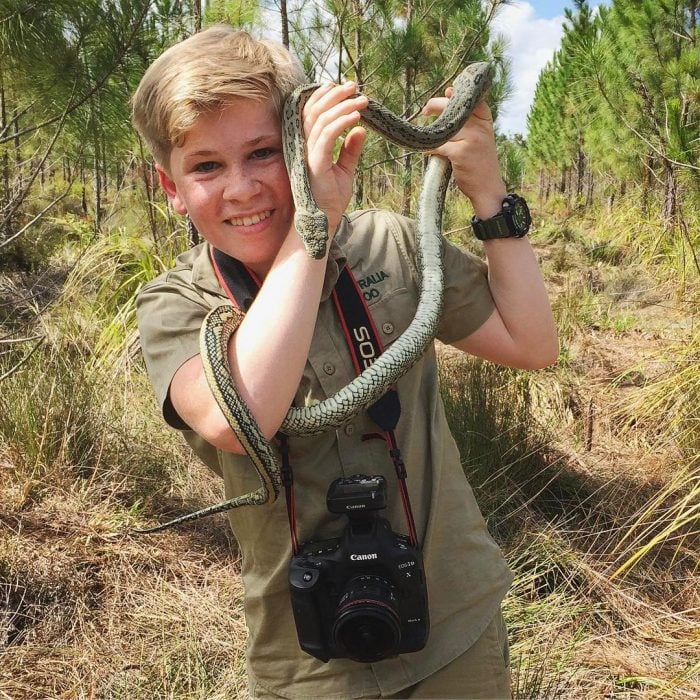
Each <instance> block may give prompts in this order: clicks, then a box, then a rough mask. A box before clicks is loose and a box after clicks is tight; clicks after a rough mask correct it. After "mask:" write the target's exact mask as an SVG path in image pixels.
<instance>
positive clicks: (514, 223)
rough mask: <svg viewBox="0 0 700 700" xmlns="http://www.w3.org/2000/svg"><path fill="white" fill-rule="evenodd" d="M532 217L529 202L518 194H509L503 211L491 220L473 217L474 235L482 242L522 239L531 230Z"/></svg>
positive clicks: (502, 204) (504, 201) (504, 202)
mask: <svg viewBox="0 0 700 700" xmlns="http://www.w3.org/2000/svg"><path fill="white" fill-rule="evenodd" d="M531 223H532V217H531V216H530V210H529V209H528V206H527V202H526V201H525V200H524V199H523V198H522V197H520V196H519V195H517V194H509V195H507V196H506V198H505V199H504V200H503V202H502V203H501V211H500V212H499V213H498V214H496V215H495V216H492V217H491V218H490V219H478V218H477V217H476V216H474V217H472V228H473V229H474V235H475V236H476V237H477V238H478V239H479V240H480V241H491V240H493V239H494V238H522V237H523V236H525V235H527V232H528V231H529V230H530V224H531Z"/></svg>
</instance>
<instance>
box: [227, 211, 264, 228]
mask: <svg viewBox="0 0 700 700" xmlns="http://www.w3.org/2000/svg"><path fill="white" fill-rule="evenodd" d="M271 216H272V210H271V209H269V210H268V211H261V212H258V213H257V214H251V215H250V216H241V217H237V216H234V217H232V218H231V219H229V220H228V221H229V223H230V224H232V225H233V226H251V225H253V224H259V223H260V222H261V221H264V220H265V219H269V218H270V217H271Z"/></svg>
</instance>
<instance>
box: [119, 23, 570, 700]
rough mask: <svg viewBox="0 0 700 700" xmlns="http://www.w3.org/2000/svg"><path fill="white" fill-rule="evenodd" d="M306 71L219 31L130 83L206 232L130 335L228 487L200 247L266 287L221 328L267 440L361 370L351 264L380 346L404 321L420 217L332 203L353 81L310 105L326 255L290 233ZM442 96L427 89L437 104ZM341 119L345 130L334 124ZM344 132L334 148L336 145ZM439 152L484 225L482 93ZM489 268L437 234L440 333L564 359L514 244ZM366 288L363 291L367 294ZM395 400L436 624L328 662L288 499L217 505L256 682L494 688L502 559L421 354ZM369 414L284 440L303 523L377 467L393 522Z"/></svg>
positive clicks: (209, 296) (498, 687) (418, 693)
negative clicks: (345, 276) (348, 331)
mask: <svg viewBox="0 0 700 700" xmlns="http://www.w3.org/2000/svg"><path fill="white" fill-rule="evenodd" d="M303 82H306V81H305V78H304V76H303V74H302V73H301V71H300V69H299V68H298V66H297V64H296V63H295V62H294V61H293V59H291V57H290V56H289V54H288V53H287V52H286V51H285V50H284V49H283V48H282V47H280V46H277V45H275V44H272V43H269V42H260V41H255V40H254V39H252V38H251V37H249V36H248V35H247V34H245V33H243V32H236V31H234V30H233V29H231V28H230V27H226V26H216V27H212V28H209V29H207V30H205V31H203V32H201V33H199V34H197V35H194V36H192V37H190V38H189V39H187V40H185V41H183V42H181V43H180V44H178V45H176V46H174V47H171V48H170V49H168V50H167V51H166V52H165V53H164V54H163V55H162V56H161V57H160V58H159V59H158V60H157V61H155V62H154V64H153V65H152V66H151V67H150V68H149V69H148V71H147V72H146V74H145V75H144V78H143V80H142V81H141V84H140V85H139V88H138V90H137V92H136V93H135V95H134V98H133V109H134V123H135V125H136V127H137V129H138V130H139V132H140V133H141V134H142V135H143V137H144V138H145V140H146V142H147V143H148V145H149V147H150V149H151V151H152V153H153V156H154V158H155V160H156V163H157V171H158V174H159V178H160V182H161V185H162V187H163V188H164V190H165V192H166V193H167V195H168V198H169V200H170V202H171V203H172V206H173V208H174V209H175V211H177V212H178V213H179V214H183V215H184V214H187V215H188V216H189V217H190V219H191V221H192V222H193V224H194V225H195V227H196V228H197V230H198V231H199V233H200V235H201V236H202V237H203V238H204V239H205V241H206V242H205V243H204V244H202V245H200V246H197V247H195V248H194V249H192V250H190V251H188V252H187V253H185V254H184V255H182V256H180V258H179V259H178V263H177V265H176V267H175V268H174V269H173V270H171V271H169V272H168V273H165V274H164V275H161V276H160V277H159V278H158V279H156V280H154V281H153V282H152V283H151V284H149V285H148V286H147V287H145V288H144V290H143V291H142V292H141V294H140V296H139V300H138V315H139V329H140V333H141V340H142V347H143V352H144V356H145V359H146V366H147V368H148V372H149V375H150V377H151V381H152V383H153V386H154V389H155V392H156V395H157V398H158V400H159V402H160V405H161V406H162V410H163V415H164V418H165V420H166V421H167V422H168V424H169V425H171V426H172V427H174V428H176V429H178V430H181V431H183V435H184V437H185V439H186V440H187V442H188V443H189V444H190V446H191V447H192V448H193V449H194V450H195V452H196V453H197V455H198V456H199V457H200V458H201V459H202V460H203V461H204V462H205V463H206V464H207V465H208V466H209V467H211V468H212V469H214V470H215V471H216V472H217V473H218V474H220V475H221V476H222V477H223V478H224V482H225V485H226V492H227V498H231V497H233V496H235V495H238V494H242V493H247V492H249V491H252V490H254V489H255V488H256V487H257V485H258V483H257V479H256V475H255V472H254V471H253V469H252V467H251V464H250V461H249V459H248V458H247V457H246V456H245V454H244V450H243V448H242V447H241V445H240V443H239V442H238V440H237V438H236V436H235V435H234V433H233V431H232V430H231V428H230V426H229V424H228V422H227V421H226V419H225V418H224V416H223V415H222V413H221V411H220V409H219V408H218V405H217V403H216V401H215V399H214V397H213V395H212V393H211V391H210V389H209V386H208V384H207V381H206V378H205V377H204V374H203V369H202V361H201V357H200V355H199V346H198V336H199V330H200V327H201V324H202V321H203V319H204V317H205V316H206V314H207V313H208V312H209V311H210V310H211V309H212V308H214V307H216V306H219V305H221V304H222V303H226V295H225V293H224V291H223V290H222V288H221V286H220V285H219V282H218V281H217V278H216V275H215V273H214V270H213V267H212V263H211V259H210V255H209V252H210V247H213V248H215V249H217V250H218V251H221V252H222V253H225V254H226V255H228V256H230V257H232V258H235V259H236V260H238V261H240V262H242V263H244V264H245V266H246V267H247V268H248V270H249V271H250V272H251V273H252V274H253V275H254V276H255V277H257V279H258V280H259V281H260V288H259V291H258V293H257V296H256V297H255V300H254V302H253V303H252V305H251V306H250V308H249V309H248V311H247V313H246V316H245V318H244V320H243V321H242V323H241V325H240V327H239V328H238V330H237V331H236V333H235V334H234V336H233V338H232V339H231V342H230V343H229V348H228V355H229V362H230V367H231V374H232V378H233V381H234V383H235V385H236V387H237V388H238V391H239V393H240V394H241V396H242V398H243V400H244V401H245V402H246V404H247V405H248V407H249V408H250V410H251V412H252V414H253V415H254V417H255V419H256V420H257V423H258V425H259V426H260V428H261V430H262V432H263V434H264V435H265V436H266V438H267V439H269V440H272V439H273V438H274V436H275V435H276V433H277V431H278V429H279V428H280V425H281V424H282V421H283V419H284V416H285V414H286V412H287V411H288V409H289V407H290V405H292V403H294V402H295V403H296V405H305V404H306V405H308V404H309V403H310V402H315V401H317V400H322V399H323V398H325V397H326V396H328V395H330V394H332V393H335V392H336V391H337V390H338V389H339V388H341V387H343V386H345V385H346V384H347V383H348V382H349V381H350V380H351V379H352V378H353V377H354V376H355V373H354V368H353V365H352V362H351V359H350V355H349V351H348V348H347V347H346V345H345V341H344V336H343V332H342V329H341V325H340V322H339V319H338V316H337V313H336V311H335V308H334V305H333V303H332V300H331V292H332V290H333V287H334V285H335V283H336V281H337V279H338V276H339V273H340V270H341V269H342V268H343V267H344V266H348V267H349V269H350V270H351V271H352V273H353V275H354V277H355V279H356V280H358V281H359V282H360V283H361V288H363V289H366V290H368V291H369V290H372V292H371V294H368V295H365V296H366V297H369V302H368V303H369V312H370V313H371V316H372V319H373V321H374V325H375V326H376V327H377V329H378V332H379V334H380V335H381V340H382V342H383V343H384V345H385V346H387V345H389V344H390V343H391V342H392V341H393V340H395V339H396V338H397V337H398V336H399V335H400V334H401V333H402V332H403V331H404V330H405V328H406V327H407V325H408V324H409V323H410V321H411V319H412V318H413V316H414V313H415V306H416V303H417V298H418V288H417V283H416V276H417V275H416V269H415V240H414V225H413V222H411V221H409V220H407V219H404V218H402V217H399V216H397V215H394V214H392V213H390V212H382V211H366V212H357V213H355V214H353V215H350V216H345V214H344V212H345V209H346V207H347V205H348V203H349V200H350V196H351V192H352V183H353V177H354V171H355V168H356V165H357V162H358V159H359V156H360V151H361V149H362V145H363V143H364V139H365V132H364V130H363V129H362V128H361V127H359V126H358V122H359V120H360V114H359V110H361V109H363V108H364V107H365V106H366V105H367V99H366V98H365V97H364V96H362V95H356V94H355V86H354V84H353V83H345V84H342V85H334V84H332V83H328V84H325V85H323V86H322V87H320V88H319V89H318V90H316V91H315V92H314V93H313V94H312V95H311V97H310V98H309V100H308V102H307V104H306V106H305V108H304V113H303V123H304V130H305V134H306V139H307V158H308V166H309V177H310V184H311V187H312V189H313V192H314V196H315V199H316V202H317V203H318V205H319V208H320V209H322V210H323V211H324V212H325V213H326V215H327V217H328V221H329V238H331V239H332V241H331V243H330V245H329V246H328V252H327V254H326V256H325V257H324V258H323V259H322V260H314V259H312V258H310V257H309V256H308V255H307V253H306V251H305V250H304V247H303V244H302V242H301V239H300V238H299V236H298V234H297V233H296V231H295V230H294V226H293V215H294V205H293V201H292V196H291V191H290V185H289V178H288V176H287V172H286V168H285V165H284V160H283V154H282V139H281V130H280V113H281V106H282V104H283V101H284V98H285V96H286V95H287V94H288V93H289V92H291V90H293V88H294V87H295V86H296V85H298V84H301V83H303ZM446 102H447V98H435V99H432V100H430V101H429V102H428V104H427V105H426V108H425V110H424V112H425V113H426V114H431V115H435V114H439V113H440V112H441V111H442V109H444V106H445V104H446ZM348 130H349V132H348ZM346 132H347V134H346V136H345V139H344V142H343V145H342V147H341V149H340V153H339V156H338V158H337V161H335V162H334V161H333V148H334V145H335V142H336V140H337V139H338V138H340V137H341V136H342V135H343V134H345V133H346ZM436 153H437V154H439V155H442V156H444V157H447V158H449V159H450V161H451V162H452V165H453V173H454V179H455V181H456V183H457V185H458V186H459V188H460V190H461V191H462V192H463V193H464V194H465V196H467V197H468V198H469V199H470V200H471V202H472V204H473V206H474V209H475V213H476V216H477V217H478V218H479V219H481V220H483V221H485V222H486V224H485V225H486V226H488V222H489V221H490V220H491V217H494V215H497V214H498V213H499V212H500V211H501V206H502V202H503V200H504V197H505V195H506V191H505V187H504V185H503V181H502V179H501V176H500V173H499V169H498V163H497V158H496V149H495V141H494V135H493V125H492V123H491V117H490V113H489V110H488V107H486V105H485V104H481V105H479V106H478V107H477V108H476V110H475V112H474V114H473V115H472V117H471V119H470V120H469V122H468V123H467V125H466V126H465V127H464V128H463V129H462V130H461V131H460V132H459V133H458V134H457V135H456V136H455V137H454V138H453V139H452V140H451V141H450V142H448V143H447V144H445V145H444V146H442V147H440V148H439V149H437V150H436ZM484 248H485V251H486V257H487V259H488V267H487V266H486V265H485V264H484V263H482V262H481V261H479V260H478V259H477V258H475V257H473V256H471V255H469V254H467V253H465V252H464V251H461V250H460V249H458V248H457V247H456V246H452V245H450V244H448V243H446V244H445V254H444V258H445V281H446V283H445V306H444V313H443V316H442V320H441V323H440V328H439V332H438V337H439V338H440V339H441V340H443V341H444V342H448V343H451V344H452V345H454V346H455V347H457V348H459V349H461V350H463V351H465V352H469V353H471V354H474V355H478V356H480V357H484V358H486V359H489V360H492V361H495V362H500V363H503V364H507V365H511V366H517V367H523V368H537V367H543V366H545V365H547V364H550V363H551V362H553V361H554V359H555V358H556V354H557V341H556V332H555V330H554V325H553V322H552V317H551V312H550V308H549V303H548V300H547V296H546V293H545V290H544V285H543V282H542V278H541V276H540V273H539V270H538V267H537V264H536V261H535V258H534V255H533V253H532V250H531V248H530V245H529V243H528V241H527V239H526V238H523V237H517V238H516V237H509V238H506V239H500V240H489V241H487V242H486V243H485V244H484ZM374 290H376V294H375V291H374ZM398 393H399V397H400V401H401V405H402V406H403V412H402V414H401V418H400V420H399V422H398V426H397V428H396V435H397V438H398V443H399V446H400V448H401V452H402V455H403V459H404V461H405V463H406V467H407V471H408V479H407V484H408V490H409V493H410V497H411V502H412V505H413V512H414V516H415V522H416V528H417V534H418V541H419V543H420V544H421V546H422V552H423V558H424V565H425V571H426V578H427V589H428V598H429V604H430V621H431V631H430V636H429V639H428V642H427V645H426V647H425V648H424V649H423V650H421V651H418V652H415V653H412V654H406V655H402V656H398V657H396V658H391V659H386V660H383V661H379V662H377V663H373V664H364V663H358V662H355V661H351V660H349V659H331V660H330V661H329V662H328V663H325V664H324V663H322V662H320V661H318V660H317V659H315V658H313V657H312V656H309V655H307V654H305V653H304V652H302V651H301V649H300V647H299V643H298V640H297V635H296V628H295V625H294V619H293V616H292V611H291V605H290V596H289V588H288V581H287V572H288V566H289V561H290V557H291V546H290V536H289V526H288V523H287V513H286V509H285V503H284V498H282V497H280V498H279V499H278V500H277V501H276V502H275V503H272V504H269V503H268V504H266V505H263V506H256V507H244V508H239V509H236V510H234V511H230V512H229V521H230V523H231V526H232V528H233V530H234V533H235V535H236V537H237V539H238V541H239V543H240V547H241V552H242V577H243V582H244V586H245V613H246V621H247V625H248V629H249V639H248V649H247V659H248V675H249V682H250V693H251V696H252V697H254V698H279V697H283V698H378V697H382V698H384V697H442V698H448V697H462V698H465V697H466V698H481V697H509V695H510V690H509V668H508V658H507V640H506V635H505V630H504V627H503V622H502V618H501V615H500V602H501V600H502V598H503V596H504V595H505V593H506V591H507V589H508V586H509V584H510V581H511V575H510V573H509V571H508V569H507V566H506V564H505V562H504V560H503V557H502V555H501V554H500V552H499V550H498V548H497V546H496V545H495V543H494V542H493V540H492V539H491V538H490V537H489V535H488V533H487V531H486V527H485V524H484V522H483V519H482V517H481V515H480V514H479V511H478V508H477V506H476V503H475V501H474V498H473V495H472V493H471V489H470V488H469V486H468V484H467V482H466V480H465V478H464V473H463V471H462V468H461V465H460V460H459V454H458V452H457V448H456V445H455V443H454V440H453V439H452V436H451V435H450V434H449V429H448V427H447V424H446V420H445V416H444V411H443V407H442V403H441V400H440V396H439V388H438V384H437V365H436V359H435V353H434V350H433V349H432V348H430V349H429V350H428V351H427V352H426V353H425V354H424V356H423V357H422V358H421V359H420V360H419V361H418V362H417V363H416V364H415V365H414V367H413V368H412V369H411V370H410V372H408V373H407V374H406V375H405V376H404V377H403V378H402V379H400V380H399V382H398ZM376 432H377V426H376V425H375V424H374V423H373V422H372V420H371V419H370V418H369V416H368V415H367V413H366V412H362V413H361V414H360V415H358V416H356V417H355V418H353V419H352V421H351V422H349V423H348V424H346V425H345V426H343V427H342V428H341V429H339V430H337V431H330V432H327V433H325V434H323V435H320V436H317V437H313V438H303V439H302V438H291V439H290V441H289V445H290V457H291V461H292V465H293V469H294V480H295V494H296V512H297V519H298V528H299V533H300V539H301V540H302V541H304V540H308V539H312V538H313V539H326V538H330V537H336V536H338V535H339V533H340V532H341V531H342V530H343V528H344V526H345V524H346V522H347V520H346V518H344V517H341V516H333V515H331V514H330V513H329V512H328V511H327V509H326V504H325V495H326V491H327V488H328V485H329V484H330V483H331V481H333V480H334V479H336V478H338V477H342V476H350V475H353V474H357V473H364V474H381V475H384V476H385V477H386V481H387V485H388V502H389V503H388V507H387V509H386V511H384V512H383V513H382V514H383V515H384V516H386V517H387V518H388V519H389V521H390V522H391V524H392V527H393V529H394V530H396V531H398V532H405V522H404V517H403V513H402V511H401V507H400V506H401V503H400V501H401V499H400V498H399V496H398V492H397V490H396V487H395V484H396V476H395V473H394V468H393V465H392V463H391V460H390V458H389V455H388V453H387V450H386V447H385V446H384V445H383V444H382V443H381V441H378V440H363V439H362V438H363V436H366V435H367V434H372V433H376Z"/></svg>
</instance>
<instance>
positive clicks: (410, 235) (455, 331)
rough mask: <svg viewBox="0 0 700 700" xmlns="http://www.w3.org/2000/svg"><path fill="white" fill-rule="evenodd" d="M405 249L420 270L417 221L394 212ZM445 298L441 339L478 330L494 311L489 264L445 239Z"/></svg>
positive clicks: (450, 340) (394, 223)
mask: <svg viewBox="0 0 700 700" xmlns="http://www.w3.org/2000/svg"><path fill="white" fill-rule="evenodd" d="M390 228H391V230H392V233H393V234H394V237H395V238H396V241H397V244H398V246H399V249H400V250H401V252H402V253H403V254H404V255H405V256H406V257H407V258H408V260H409V262H410V266H411V268H412V272H413V274H414V275H416V280H418V278H419V273H418V271H417V269H416V222H415V221H413V220H412V219H408V218H406V217H404V216H400V215H398V214H394V215H393V216H392V223H391V225H390ZM443 268H444V289H445V295H444V301H443V309H442V316H441V319H440V325H439V327H438V332H437V338H438V339H439V340H440V341H442V342H443V343H448V344H449V343H454V342H456V341H457V340H461V339H462V338H466V337H467V336H468V335H470V334H471V333H473V332H474V331H475V330H477V329H478V328H479V327H480V326H481V325H482V324H483V323H484V322H485V321H486V320H487V319H488V317H489V316H490V315H491V314H492V313H493V310H494V308H495V303H494V300H493V297H492V295H491V290H490V288H489V283H488V266H487V265H486V263H485V262H484V261H483V260H481V259H480V258H478V257H477V256H476V255H474V254H472V253H470V252H468V251H466V250H464V248H461V247H460V246H458V245H455V244H454V243H452V242H450V241H448V240H447V239H443Z"/></svg>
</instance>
